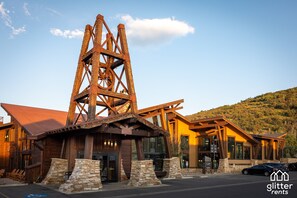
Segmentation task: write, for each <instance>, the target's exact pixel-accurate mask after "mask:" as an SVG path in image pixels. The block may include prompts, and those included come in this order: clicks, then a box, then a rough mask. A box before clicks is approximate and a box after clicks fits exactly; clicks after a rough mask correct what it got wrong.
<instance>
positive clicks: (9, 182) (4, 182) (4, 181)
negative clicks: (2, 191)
mask: <svg viewBox="0 0 297 198" xmlns="http://www.w3.org/2000/svg"><path fill="white" fill-rule="evenodd" d="M24 185H27V184H26V183H22V182H19V181H15V180H13V179H10V178H0V187H5V186H24Z"/></svg>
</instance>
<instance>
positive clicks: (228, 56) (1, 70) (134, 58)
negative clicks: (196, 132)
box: [0, 0, 297, 120]
mask: <svg viewBox="0 0 297 198" xmlns="http://www.w3.org/2000/svg"><path fill="white" fill-rule="evenodd" d="M296 10H297V1H295V0H291V1H290V0H283V1H279V0H249V1H244V0H243V1H238V0H224V1H219V0H217V1H216V0H196V1H192V0H162V1H157V0H147V1H139V0H126V1H120V0H96V1H95V0H93V1H91V0H88V1H73V0H38V1H36V0H26V1H23V0H0V50H1V53H0V60H1V62H0V103H1V102H2V103H10V104H19V105H26V106H34V107H42V108H49V109H57V110H64V111H67V110H68V106H69V100H70V95H71V91H72V85H73V81H74V76H75V72H76V67H77V61H78V55H79V52H80V47H81V42H82V36H83V31H84V28H85V25H86V24H91V25H93V24H94V21H95V18H96V16H97V14H101V15H103V16H104V19H105V21H106V22H107V24H108V26H109V27H110V28H111V29H112V31H115V30H116V27H117V25H118V24H119V23H123V24H125V27H126V33H127V39H128V45H129V51H130V58H131V63H132V70H133V76H134V83H135V89H136V94H137V102H138V107H139V108H145V107H149V106H152V105H157V104H161V103H166V102H170V101H174V100H178V99H184V103H183V110H181V111H180V113H182V114H183V115H189V114H193V113H196V112H198V111H201V110H208V109H211V108H216V107H219V106H223V105H231V104H235V103H237V102H240V101H241V100H244V99H247V98H250V97H255V96H257V95H261V94H264V93H267V92H275V91H278V90H284V89H289V88H293V87H296V86H297V12H296ZM5 115H6V113H5V111H4V110H2V109H1V110H0V116H5ZM7 119H8V118H6V117H5V120H7Z"/></svg>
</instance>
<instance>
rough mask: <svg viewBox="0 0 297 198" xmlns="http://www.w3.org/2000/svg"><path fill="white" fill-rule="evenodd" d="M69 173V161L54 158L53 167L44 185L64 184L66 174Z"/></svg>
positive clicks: (43, 182)
mask: <svg viewBox="0 0 297 198" xmlns="http://www.w3.org/2000/svg"><path fill="white" fill-rule="evenodd" d="M67 171H68V160H67V159H60V158H52V162H51V167H50V169H49V171H48V172H47V175H46V177H45V178H44V180H43V181H42V182H41V183H42V184H63V183H64V182H65V179H64V176H65V172H67Z"/></svg>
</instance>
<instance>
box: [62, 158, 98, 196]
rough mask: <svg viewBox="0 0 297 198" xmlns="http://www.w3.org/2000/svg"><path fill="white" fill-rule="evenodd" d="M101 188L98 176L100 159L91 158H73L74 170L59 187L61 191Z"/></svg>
mask: <svg viewBox="0 0 297 198" xmlns="http://www.w3.org/2000/svg"><path fill="white" fill-rule="evenodd" d="M101 188H102V183H101V177H100V161H99V160H91V159H75V166H74V170H73V172H72V174H71V176H70V177H69V179H68V180H67V181H66V183H64V184H62V185H61V186H60V188H59V190H60V191H61V192H65V193H70V192H81V191H96V190H99V189H101Z"/></svg>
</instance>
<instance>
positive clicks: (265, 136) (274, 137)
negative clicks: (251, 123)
mask: <svg viewBox="0 0 297 198" xmlns="http://www.w3.org/2000/svg"><path fill="white" fill-rule="evenodd" d="M286 135H287V133H282V134H280V133H273V134H269V133H266V134H261V135H260V134H254V135H253V137H254V138H257V139H265V140H280V139H284V138H285V137H286Z"/></svg>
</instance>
